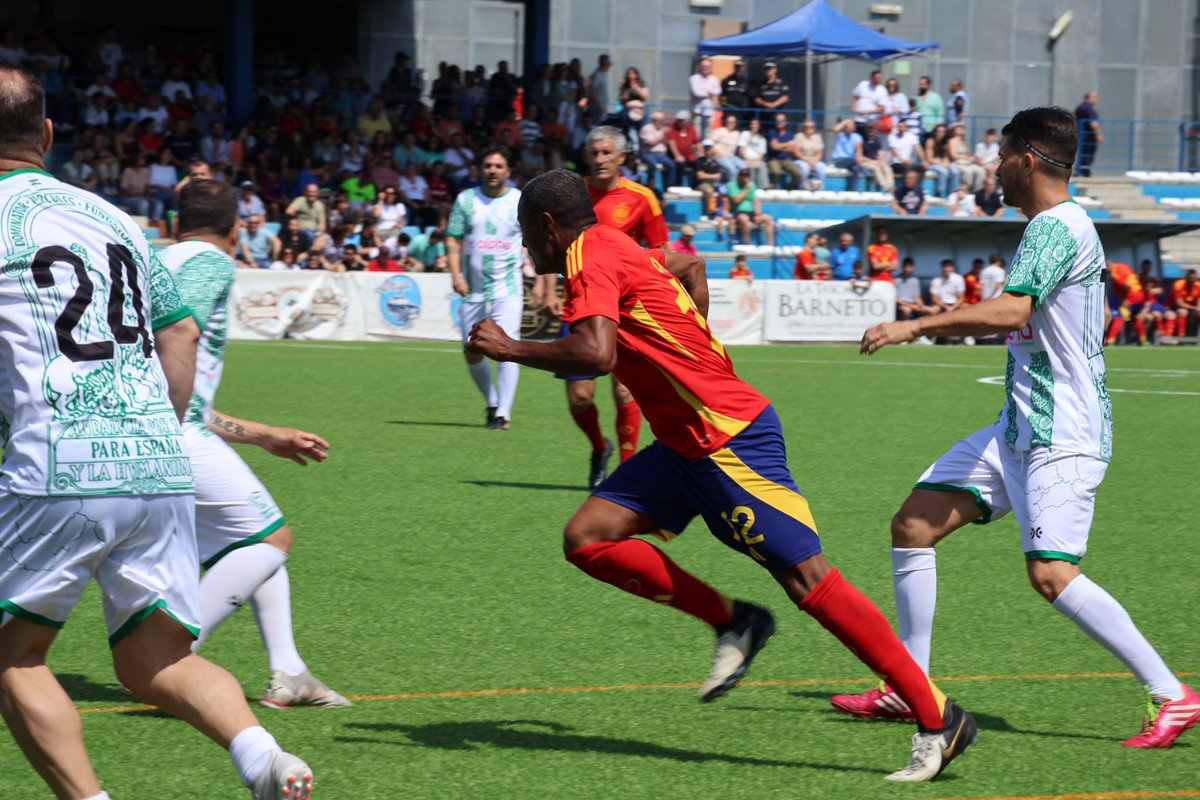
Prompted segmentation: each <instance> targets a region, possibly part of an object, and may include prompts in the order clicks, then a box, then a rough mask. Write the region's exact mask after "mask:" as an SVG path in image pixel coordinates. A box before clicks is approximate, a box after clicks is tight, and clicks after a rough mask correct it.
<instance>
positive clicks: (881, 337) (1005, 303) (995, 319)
mask: <svg viewBox="0 0 1200 800" xmlns="http://www.w3.org/2000/svg"><path fill="white" fill-rule="evenodd" d="M1032 315H1033V297H1032V296H1030V295H1027V294H1017V293H1015V292H1004V293H1003V294H1001V295H999V296H998V297H993V298H992V299H991V300H984V301H983V302H982V303H976V304H975V305H966V306H960V307H958V308H956V309H954V310H953V311H947V312H946V313H945V314H936V315H934V316H929V317H918V318H917V319H906V320H899V321H897V322H884V323H881V324H879V325H875V326H872V327H871V328H869V329H867V332H866V333H864V334H863V338H862V345H861V346H860V347H859V352H860V353H865V354H867V355H870V354H871V353H874V352H875V351H876V350H878V349H880V348H881V347H886V346H887V345H889V344H899V343H900V342H911V341H912V340H913V339H916V338H917V337H918V336H929V337H936V336H991V335H992V334H995V333H1007V332H1008V331H1015V330H1017V329H1019V328H1021V327H1024V325H1025V323H1027V322H1029V318H1030V317H1031V316H1032Z"/></svg>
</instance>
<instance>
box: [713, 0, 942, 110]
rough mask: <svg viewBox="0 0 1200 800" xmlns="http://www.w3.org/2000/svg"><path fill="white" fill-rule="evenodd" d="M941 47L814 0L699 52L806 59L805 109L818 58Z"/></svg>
mask: <svg viewBox="0 0 1200 800" xmlns="http://www.w3.org/2000/svg"><path fill="white" fill-rule="evenodd" d="M937 46H938V43H937V42H909V41H905V40H904V39H897V38H896V37H895V36H887V35H886V34H883V33H880V32H879V31H876V30H872V29H870V28H868V27H867V26H865V25H861V24H859V23H857V22H855V21H854V20H852V19H850V18H849V17H847V16H846V15H845V14H843V13H842V12H840V11H838V10H837V9H836V8H834V7H833V6H831V5H829V3H828V2H826V0H812V2H811V3H809V4H808V5H806V6H804V7H802V8H798V9H796V10H795V11H793V12H792V13H791V14H788V15H787V16H785V17H780V18H779V19H777V20H775V21H774V22H768V23H767V24H766V25H763V26H761V27H758V28H755V29H753V30H749V31H746V32H744V33H738V34H734V35H733V36H723V37H721V38H720V39H704V40H702V41H700V42H698V43H697V45H696V49H697V51H698V52H699V54H700V55H730V56H750V57H754V56H774V57H776V58H787V57H798V56H804V57H805V63H806V69H805V80H806V87H805V89H806V92H805V95H804V97H805V104H806V105H808V106H810V107H811V106H812V105H813V102H812V68H813V54H814V53H820V54H823V55H826V56H828V57H829V58H827V59H826V60H827V61H831V60H834V59H837V58H858V59H862V60H864V61H889V60H891V59H894V58H902V57H903V56H906V55H912V54H914V53H918V52H920V51H922V50H930V49H933V48H936V47H937Z"/></svg>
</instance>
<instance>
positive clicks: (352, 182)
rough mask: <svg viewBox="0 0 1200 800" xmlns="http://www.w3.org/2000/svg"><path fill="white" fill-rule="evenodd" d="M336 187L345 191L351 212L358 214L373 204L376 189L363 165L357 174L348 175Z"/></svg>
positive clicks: (376, 192)
mask: <svg viewBox="0 0 1200 800" xmlns="http://www.w3.org/2000/svg"><path fill="white" fill-rule="evenodd" d="M338 188H340V189H341V190H342V192H343V193H345V195H346V199H347V200H348V201H349V204H350V211H351V213H354V214H360V213H362V212H363V211H364V209H366V208H368V207H370V206H373V205H375V198H376V196H377V194H378V189H377V187H376V186H375V182H374V181H372V180H371V175H370V172H369V170H367V169H366V168H365V167H364V168H363V169H361V170H359V171H358V173H357V174H354V175H350V176H348V177H347V178H346V179H345V180H343V181H342V182H341V184H339V186H338Z"/></svg>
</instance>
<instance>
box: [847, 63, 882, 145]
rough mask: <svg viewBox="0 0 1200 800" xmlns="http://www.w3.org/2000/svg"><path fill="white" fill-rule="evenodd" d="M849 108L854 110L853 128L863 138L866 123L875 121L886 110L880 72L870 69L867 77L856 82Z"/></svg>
mask: <svg viewBox="0 0 1200 800" xmlns="http://www.w3.org/2000/svg"><path fill="white" fill-rule="evenodd" d="M850 109H851V110H852V111H853V112H854V127H855V130H857V131H858V134H859V135H860V136H862V137H863V138H864V139H865V138H866V134H867V123H868V122H871V123H873V122H876V121H877V120H878V119H879V115H880V114H883V113H884V112H885V111H887V110H888V90H887V88H886V87H884V85H883V73H882V72H880V71H879V70H877V69H876V70H872V71H871V76H870V77H869V78H867V79H866V80H862V81H859V82H858V84H857V85H856V86H855V87H854V91H853V92H852V93H851V95H850Z"/></svg>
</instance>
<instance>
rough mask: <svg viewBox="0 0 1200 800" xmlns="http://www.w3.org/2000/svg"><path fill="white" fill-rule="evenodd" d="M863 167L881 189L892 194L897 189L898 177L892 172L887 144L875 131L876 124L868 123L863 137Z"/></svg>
mask: <svg viewBox="0 0 1200 800" xmlns="http://www.w3.org/2000/svg"><path fill="white" fill-rule="evenodd" d="M862 153H863V162H862V163H863V166H864V167H866V169H867V170H868V171H869V172H870V173H871V175H872V177H873V178H874V179H875V183H877V184H879V188H880V189H881V190H882V191H884V192H887V193H888V194H891V192H892V190H893V189H895V188H896V175H895V173H894V172H892V165H891V163H890V162H889V159H890V157H891V156H890V155H889V153H888V148H887V142H886V140H885V139H884V138H883V136H882V135H881V134H880V133H879V131H877V130H876V129H875V123H874V122H868V123H867V128H866V133H864V134H863V137H862Z"/></svg>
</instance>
